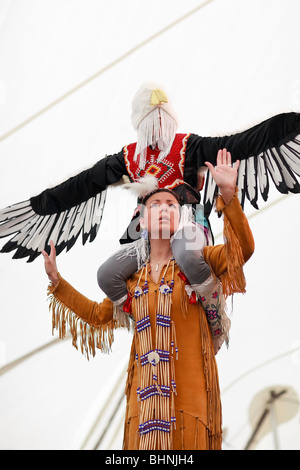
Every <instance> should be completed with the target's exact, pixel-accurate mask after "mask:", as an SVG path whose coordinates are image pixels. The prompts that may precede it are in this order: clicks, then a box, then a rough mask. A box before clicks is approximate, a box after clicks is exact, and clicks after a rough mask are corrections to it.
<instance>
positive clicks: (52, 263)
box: [42, 240, 59, 285]
mask: <svg viewBox="0 0 300 470" xmlns="http://www.w3.org/2000/svg"><path fill="white" fill-rule="evenodd" d="M50 248H51V250H50V255H48V253H46V251H45V250H42V255H43V256H44V261H45V271H46V273H47V275H48V277H49V279H50V281H51V282H53V284H54V285H57V284H58V282H59V276H58V271H57V265H56V250H55V246H54V243H53V241H52V240H51V241H50Z"/></svg>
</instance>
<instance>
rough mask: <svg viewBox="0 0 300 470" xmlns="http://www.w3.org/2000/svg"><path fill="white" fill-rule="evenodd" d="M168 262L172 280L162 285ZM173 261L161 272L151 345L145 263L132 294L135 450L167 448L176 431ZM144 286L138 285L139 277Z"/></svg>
mask: <svg viewBox="0 0 300 470" xmlns="http://www.w3.org/2000/svg"><path fill="white" fill-rule="evenodd" d="M171 263H172V280H171V281H170V282H169V283H167V282H165V276H166V273H167V270H168V268H169V266H170V264H171ZM174 265H175V260H174V258H172V259H170V260H169V263H168V265H167V267H166V269H165V271H164V275H163V277H162V279H161V281H160V285H159V292H158V301H157V309H156V334H155V344H153V341H152V333H151V323H150V317H149V301H148V293H149V289H148V280H147V278H148V262H147V263H145V264H144V265H143V268H142V270H141V273H140V277H139V280H138V283H137V285H136V287H135V290H134V294H133V302H134V303H135V315H136V331H137V340H138V342H139V353H140V355H138V354H136V363H137V366H138V368H139V369H138V377H139V378H138V387H137V397H138V402H139V407H140V423H139V435H140V444H139V448H140V449H143V450H147V449H148V450H149V449H155V448H156V447H158V448H160V449H162V450H170V449H171V442H172V438H171V434H172V430H174V429H176V418H175V406H174V395H175V394H176V393H177V392H176V380H175V367H174V358H173V356H172V354H174V353H175V359H178V348H177V341H176V334H175V325H174V322H173V321H172V319H171V307H172V293H173V287H174ZM143 275H145V282H144V285H143V286H141V285H140V283H141V279H142V276H143Z"/></svg>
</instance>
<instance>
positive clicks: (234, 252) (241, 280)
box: [216, 194, 246, 298]
mask: <svg viewBox="0 0 300 470" xmlns="http://www.w3.org/2000/svg"><path fill="white" fill-rule="evenodd" d="M234 197H237V194H235V196H234ZM223 208H224V202H223V199H222V197H221V196H219V197H218V198H217V201H216V210H217V211H218V212H223ZM223 215H224V230H223V234H224V241H225V247H226V250H227V270H226V272H225V273H224V274H222V275H221V276H220V281H221V282H222V285H223V293H224V295H225V298H227V297H229V296H230V295H232V294H235V293H243V294H244V293H245V292H246V280H245V276H244V271H243V265H244V264H245V260H244V256H243V252H242V248H241V245H240V243H239V240H238V238H237V236H236V235H235V233H234V230H233V228H232V226H231V224H230V222H229V220H228V218H227V217H226V214H225V213H224V214H223Z"/></svg>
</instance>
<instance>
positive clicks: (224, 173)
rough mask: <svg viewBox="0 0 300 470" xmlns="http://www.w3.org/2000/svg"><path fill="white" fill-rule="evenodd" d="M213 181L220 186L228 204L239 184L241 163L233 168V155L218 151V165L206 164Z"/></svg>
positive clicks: (224, 150) (238, 162)
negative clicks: (238, 176)
mask: <svg viewBox="0 0 300 470" xmlns="http://www.w3.org/2000/svg"><path fill="white" fill-rule="evenodd" d="M205 165H206V166H207V167H208V169H209V171H210V172H211V175H212V177H213V179H214V180H215V182H216V185H217V186H218V188H219V190H220V193H221V195H222V197H223V200H224V202H225V204H227V203H228V202H229V201H230V200H231V199H232V197H233V196H234V194H235V187H236V183H237V174H238V169H239V166H240V161H239V160H237V162H236V164H235V166H234V167H233V166H232V161H231V153H230V152H227V150H226V149H222V150H219V151H218V155H217V165H216V166H215V167H214V166H213V165H212V164H211V163H210V162H205Z"/></svg>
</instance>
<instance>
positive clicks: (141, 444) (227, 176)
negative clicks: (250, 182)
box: [43, 162, 254, 450]
mask: <svg viewBox="0 0 300 470" xmlns="http://www.w3.org/2000/svg"><path fill="white" fill-rule="evenodd" d="M208 166H209V168H210V171H211V174H212V175H213V177H214V179H215V181H216V182H217V184H218V186H219V188H220V192H221V196H219V198H218V201H217V206H218V210H219V211H220V212H222V214H223V216H224V236H225V238H226V243H225V244H224V245H218V246H206V247H205V248H204V252H203V254H204V258H205V261H206V262H207V263H208V265H209V266H210V267H211V269H212V271H213V272H214V273H215V275H216V277H217V278H218V279H219V280H220V282H221V284H222V287H223V288H224V293H225V296H227V295H228V293H232V291H233V290H234V291H235V292H244V291H245V280H244V276H243V264H244V263H245V262H246V261H247V260H248V259H249V258H250V257H251V255H252V253H253V251H254V242H253V237H252V233H251V230H250V228H249V225H248V222H247V219H246V217H245V215H244V213H243V210H242V208H241V205H240V203H239V200H238V197H237V189H236V188H235V181H236V176H237V172H236V169H234V168H232V167H231V166H229V165H224V164H223V163H220V162H218V164H217V167H216V168H213V166H211V165H209V164H208ZM144 202H145V212H144V213H143V214H142V218H141V224H142V225H143V227H145V228H147V229H148V231H149V240H150V244H151V250H150V258H149V260H148V261H147V262H146V263H145V264H144V265H143V266H142V267H141V269H140V270H139V272H137V273H135V274H134V275H132V276H131V278H130V279H129V280H128V282H127V286H128V291H129V292H130V293H131V294H132V304H131V310H130V312H129V313H130V315H131V317H132V318H133V319H134V321H135V326H134V336H133V341H132V347H131V353H130V359H129V365H128V376H127V383H126V396H127V407H126V416H125V426H124V444H123V447H124V449H125V450H133V449H146V450H170V449H173V450H178V449H186V450H187V449H188V450H192V449H202V450H204V449H210V450H219V449H221V445H222V422H221V421H222V417H221V401H220V390H219V384H218V372H217V366H216V362H215V357H214V346H213V341H212V335H211V333H210V329H209V325H208V322H207V316H206V314H205V311H204V309H203V308H202V306H201V303H200V302H197V303H193V304H192V303H190V302H188V296H187V294H186V290H185V277H184V276H182V272H181V271H180V269H179V267H178V265H177V263H176V261H175V260H174V258H173V254H172V250H171V244H170V239H166V238H162V237H161V234H162V231H163V229H164V228H168V229H169V232H170V235H171V236H172V234H174V233H175V232H176V230H177V228H178V224H179V223H180V211H179V205H178V198H177V196H176V195H175V194H174V193H173V192H172V191H171V190H163V189H157V190H155V191H154V192H152V193H151V194H148V195H147V196H146V197H145V199H144ZM162 214H164V215H165V216H164V217H162ZM43 255H44V258H45V269H46V272H47V274H48V276H49V278H50V280H51V284H50V286H49V291H48V292H49V295H50V298H51V303H50V307H51V310H52V314H53V327H54V328H58V329H59V331H60V336H61V337H62V338H63V337H64V335H65V333H66V328H67V326H68V325H69V327H70V331H71V334H72V336H73V344H74V345H75V346H77V335H78V328H79V330H80V339H81V350H82V352H85V353H86V354H87V356H89V354H95V351H96V348H97V347H98V348H100V349H101V350H102V351H103V352H107V351H108V350H109V349H110V347H111V344H112V342H113V339H114V329H115V328H117V327H120V326H127V327H129V326H130V325H129V322H130V321H132V320H130V317H129V316H128V315H126V314H124V312H123V313H122V312H121V311H120V310H118V309H116V308H115V307H114V306H113V303H112V302H111V301H110V300H109V299H108V298H105V299H104V300H103V302H102V303H100V304H98V303H97V302H93V301H91V300H89V299H87V298H86V297H84V296H83V295H81V294H80V293H79V292H77V291H76V290H75V289H74V288H73V287H71V285H70V284H68V283H67V281H65V280H64V279H63V278H62V277H61V276H60V274H59V273H58V270H57V266H56V255H55V248H54V244H53V242H51V252H50V256H49V255H48V254H47V253H46V251H43ZM158 259H164V266H161V269H160V270H159V271H156V263H157V260H158ZM213 302H214V314H212V316H215V317H216V316H218V315H219V312H220V311H221V307H220V302H221V299H219V298H218V293H217V292H216V293H215V296H214V299H213Z"/></svg>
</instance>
